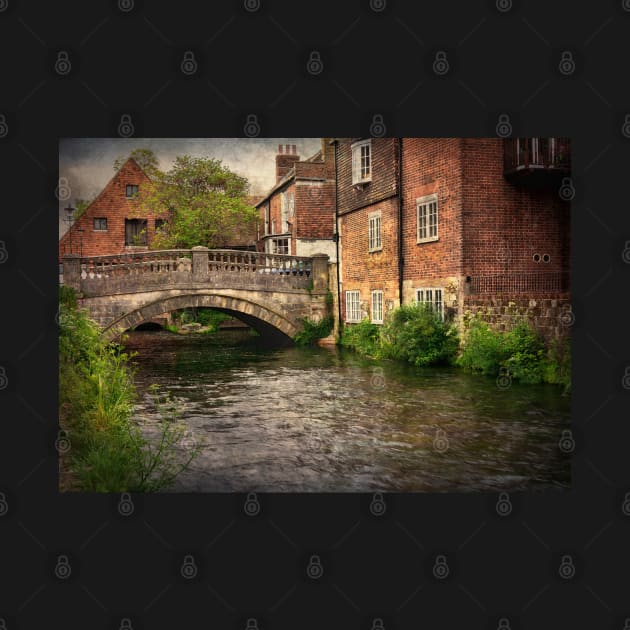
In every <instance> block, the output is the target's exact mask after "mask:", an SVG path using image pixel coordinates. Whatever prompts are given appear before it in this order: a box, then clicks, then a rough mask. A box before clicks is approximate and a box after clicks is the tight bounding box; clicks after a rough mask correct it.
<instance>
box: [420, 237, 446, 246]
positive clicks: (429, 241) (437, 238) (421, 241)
mask: <svg viewBox="0 0 630 630" xmlns="http://www.w3.org/2000/svg"><path fill="white" fill-rule="evenodd" d="M439 240H440V237H439V236H430V237H429V238H420V239H418V240H417V241H416V245H420V243H433V242H434V241H439Z"/></svg>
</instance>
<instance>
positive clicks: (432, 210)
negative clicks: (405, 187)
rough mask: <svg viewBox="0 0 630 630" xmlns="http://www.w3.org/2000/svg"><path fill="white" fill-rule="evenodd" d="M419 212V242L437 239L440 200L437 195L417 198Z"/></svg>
mask: <svg viewBox="0 0 630 630" xmlns="http://www.w3.org/2000/svg"><path fill="white" fill-rule="evenodd" d="M416 207H417V209H418V210H417V214H418V235H417V240H418V243H423V242H426V241H437V239H438V202H437V195H427V196H426V197H420V198H419V199H416Z"/></svg>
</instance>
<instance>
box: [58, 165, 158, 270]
mask: <svg viewBox="0 0 630 630" xmlns="http://www.w3.org/2000/svg"><path fill="white" fill-rule="evenodd" d="M150 181H151V180H150V179H149V178H148V176H147V175H146V174H145V172H144V171H143V170H142V168H140V166H139V165H138V163H137V162H136V161H135V160H134V159H132V158H129V159H128V160H127V161H126V162H125V163H124V164H123V165H122V167H121V168H120V170H118V171H117V172H116V174H115V175H114V176H113V177H112V179H111V180H110V181H109V182H108V183H107V185H106V186H105V188H103V190H102V191H101V192H100V193H99V194H98V196H97V197H96V199H94V201H92V203H91V204H90V205H89V206H88V207H87V208H86V209H85V211H84V212H83V214H82V215H81V216H80V217H79V218H78V219H77V220H76V221H75V222H74V223H73V225H72V227H71V228H70V229H69V230H68V231H67V232H66V233H65V234H64V235H63V236H62V237H61V239H59V258H60V259H61V258H63V256H65V255H66V254H80V255H81V256H106V255H109V254H122V253H127V252H134V251H144V250H146V249H148V247H149V245H150V243H151V240H152V238H153V235H154V234H155V228H156V227H159V226H160V222H161V221H164V220H165V218H166V217H164V216H154V215H152V214H148V215H147V214H146V213H144V212H142V211H140V210H139V209H138V207H137V202H136V200H135V199H134V197H135V195H136V194H137V193H138V192H139V191H140V189H141V187H142V186H146V185H148V184H150Z"/></svg>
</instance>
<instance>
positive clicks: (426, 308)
mask: <svg viewBox="0 0 630 630" xmlns="http://www.w3.org/2000/svg"><path fill="white" fill-rule="evenodd" d="M381 337H382V353H383V356H386V357H391V358H393V359H403V360H405V361H407V362H409V363H413V364H414V365H418V366H420V365H440V364H448V363H451V362H452V361H453V359H454V357H455V355H456V353H457V349H458V346H459V339H458V336H457V331H456V328H455V327H454V326H452V325H451V324H449V323H447V322H445V321H443V320H442V318H441V317H440V315H439V314H438V313H436V312H435V311H434V310H433V309H432V308H431V306H430V305H428V304H409V305H403V306H401V307H400V308H397V309H395V310H394V311H392V312H391V313H390V314H389V316H388V318H387V320H386V321H385V324H384V325H383V330H382V333H381Z"/></svg>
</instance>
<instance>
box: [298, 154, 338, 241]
mask: <svg viewBox="0 0 630 630" xmlns="http://www.w3.org/2000/svg"><path fill="white" fill-rule="evenodd" d="M320 166H321V165H320ZM295 227H296V229H297V237H298V238H332V236H333V233H334V227H335V184H334V182H321V183H320V182H313V183H308V184H307V183H299V185H298V186H297V187H296V195H295Z"/></svg>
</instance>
